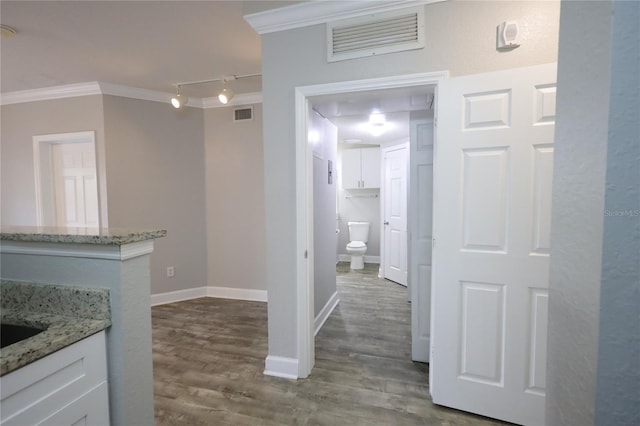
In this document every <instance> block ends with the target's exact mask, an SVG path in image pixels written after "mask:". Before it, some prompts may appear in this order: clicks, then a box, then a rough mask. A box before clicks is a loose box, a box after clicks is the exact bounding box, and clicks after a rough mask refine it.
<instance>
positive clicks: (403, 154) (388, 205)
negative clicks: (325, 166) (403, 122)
mask: <svg viewBox="0 0 640 426" xmlns="http://www.w3.org/2000/svg"><path fill="white" fill-rule="evenodd" d="M382 156H383V165H384V182H383V185H384V187H383V191H384V193H383V197H384V200H383V203H384V206H383V211H384V214H383V228H384V231H383V232H384V247H383V249H384V256H383V258H384V268H383V269H384V277H385V278H387V279H389V280H391V281H395V282H397V283H398V284H402V285H404V286H406V285H407V160H408V147H407V145H406V144H404V145H400V146H397V147H392V148H388V149H385V150H384V151H383V154H382Z"/></svg>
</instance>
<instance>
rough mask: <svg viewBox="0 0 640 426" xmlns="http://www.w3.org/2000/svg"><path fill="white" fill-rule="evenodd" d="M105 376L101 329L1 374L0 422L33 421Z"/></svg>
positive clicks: (31, 422) (77, 396)
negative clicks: (36, 359)
mask: <svg viewBox="0 0 640 426" xmlns="http://www.w3.org/2000/svg"><path fill="white" fill-rule="evenodd" d="M106 380H107V360H106V347H105V332H104V331H101V332H100V333H97V334H94V335H93V336H89V337H87V338H86V339H83V340H81V341H79V342H77V343H74V344H73V345H71V346H68V347H66V348H64V349H61V350H59V351H57V352H54V353H53V354H51V355H49V356H47V357H45V358H42V359H40V360H38V361H35V362H33V363H31V364H29V365H26V366H24V367H22V368H20V369H18V370H16V371H14V372H12V373H9V374H7V375H6V376H3V377H2V378H1V379H0V381H1V382H2V386H1V390H0V394H1V399H2V401H1V405H2V417H1V420H2V422H1V424H2V425H3V426H4V425H11V424H20V425H24V424H35V423H38V422H40V421H42V420H43V419H45V418H47V417H48V416H50V415H51V414H52V413H55V412H57V411H58V410H60V407H64V406H66V405H68V404H69V403H70V402H71V401H74V400H75V399H77V398H79V397H80V396H82V395H83V394H85V393H87V391H89V390H91V389H93V388H95V387H96V386H98V385H99V384H100V383H102V382H105V381H106Z"/></svg>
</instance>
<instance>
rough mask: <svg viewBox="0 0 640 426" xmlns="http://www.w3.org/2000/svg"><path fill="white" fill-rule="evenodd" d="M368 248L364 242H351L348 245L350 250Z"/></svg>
mask: <svg viewBox="0 0 640 426" xmlns="http://www.w3.org/2000/svg"><path fill="white" fill-rule="evenodd" d="M366 246H367V245H366V244H365V243H363V242H362V241H351V242H350V243H349V244H347V248H350V249H359V248H365V247H366Z"/></svg>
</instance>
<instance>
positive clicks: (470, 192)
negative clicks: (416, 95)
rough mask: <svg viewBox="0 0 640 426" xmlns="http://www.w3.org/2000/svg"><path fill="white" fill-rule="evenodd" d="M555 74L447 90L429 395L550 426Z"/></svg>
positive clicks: (443, 92)
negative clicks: (548, 356)
mask: <svg viewBox="0 0 640 426" xmlns="http://www.w3.org/2000/svg"><path fill="white" fill-rule="evenodd" d="M555 70H556V65H555V64H549V65H541V66H536V67H527V68H520V69H512V70H509V71H500V72H494V73H487V74H481V75H471V76H463V77H457V78H452V79H449V80H446V81H444V82H443V84H442V85H441V87H440V88H439V99H440V100H439V102H438V111H439V121H438V126H437V131H438V133H437V135H438V137H437V145H436V161H435V166H436V169H435V204H434V238H435V240H436V244H435V249H434V253H433V260H434V262H433V290H434V291H433V298H434V301H433V302H434V303H433V304H432V309H433V316H432V321H433V324H432V333H431V339H432V340H431V342H432V354H431V368H430V377H431V386H430V388H431V396H432V399H433V402H434V403H436V404H441V405H446V406H448V407H453V408H457V409H461V410H464V411H469V412H473V413H477V414H481V415H484V416H488V417H494V418H498V419H502V420H506V421H509V422H514V423H518V424H525V425H527V424H535V425H540V424H544V405H545V371H546V346H547V306H548V287H549V236H550V229H549V228H550V210H551V179H552V177H551V172H552V169H553V167H552V166H553V137H554V123H555V91H556V85H555V81H556V80H555V79H556V77H555V75H556V72H555Z"/></svg>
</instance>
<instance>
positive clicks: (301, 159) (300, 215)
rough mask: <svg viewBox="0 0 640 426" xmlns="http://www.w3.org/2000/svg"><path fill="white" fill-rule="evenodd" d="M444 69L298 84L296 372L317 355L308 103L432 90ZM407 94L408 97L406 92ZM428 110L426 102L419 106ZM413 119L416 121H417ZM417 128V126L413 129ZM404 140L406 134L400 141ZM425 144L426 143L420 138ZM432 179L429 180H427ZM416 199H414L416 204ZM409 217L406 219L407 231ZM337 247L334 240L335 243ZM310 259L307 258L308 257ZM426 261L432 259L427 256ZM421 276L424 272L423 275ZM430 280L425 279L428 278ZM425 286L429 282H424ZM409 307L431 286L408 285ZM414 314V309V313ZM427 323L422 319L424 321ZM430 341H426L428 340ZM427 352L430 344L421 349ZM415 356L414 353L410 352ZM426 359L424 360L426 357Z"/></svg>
mask: <svg viewBox="0 0 640 426" xmlns="http://www.w3.org/2000/svg"><path fill="white" fill-rule="evenodd" d="M446 76H447V74H446V73H444V72H443V73H428V74H414V75H408V76H394V77H385V78H380V79H371V80H360V81H351V82H341V83H331V84H323V85H317V86H305V87H298V88H297V89H296V161H297V165H298V167H297V172H296V194H297V209H296V213H297V214H296V216H297V221H296V227H297V232H296V236H297V238H296V244H297V247H298V249H299V252H300V253H301V254H303V256H300V257H299V258H298V262H297V263H296V270H297V277H298V280H297V281H298V288H297V325H298V327H297V345H298V377H307V376H308V375H309V374H310V372H311V369H312V368H313V365H314V361H315V346H314V331H315V326H314V262H313V259H314V229H313V226H314V216H313V211H314V201H313V198H314V197H313V187H314V186H313V185H314V182H313V177H314V174H313V146H312V145H311V144H309V130H310V117H311V113H312V108H315V109H317V107H318V105H320V104H321V103H322V102H321V101H323V100H324V101H327V102H328V103H329V104H330V103H331V102H329V101H330V100H332V99H333V100H335V99H338V98H340V97H343V98H344V99H354V98H357V97H358V96H360V95H363V94H364V92H367V91H384V90H390V91H394V90H395V91H398V92H400V91H410V90H417V91H422V92H423V93H425V92H430V93H432V94H435V92H436V89H437V85H438V83H439V82H440V81H441V79H443V78H446ZM409 99H410V97H409ZM432 102H433V108H434V110H435V109H436V102H434V101H433V98H432ZM424 110H426V108H424V109H423V112H424ZM416 123H417V122H416ZM412 131H413V132H414V133H416V134H418V133H419V129H418V128H417V127H416V129H415V130H414V129H412ZM433 134H434V131H433V119H432V120H431V135H432V137H431V147H433ZM403 142H406V139H405V140H404V141H403ZM423 145H424V144H423ZM430 182H431V183H432V181H430ZM418 201H419V200H418V199H416V200H415V202H416V204H417V203H418ZM372 226H378V227H382V226H384V225H383V224H382V223H381V222H379V223H377V224H372ZM413 226H415V225H414V224H412V223H409V224H408V228H409V232H411V229H412V227H413ZM334 247H335V244H334ZM411 255H412V252H411V251H409V258H408V266H409V267H410V265H411V263H412V262H411ZM309 259H311V261H309ZM429 263H430V262H429ZM423 278H424V277H423ZM427 284H428V283H427ZM427 287H428V285H427ZM410 291H411V300H413V301H414V302H413V303H412V311H413V310H416V311H420V310H422V311H426V312H429V306H428V305H427V306H424V307H422V308H421V306H420V305H421V304H422V303H424V301H425V300H426V301H427V302H429V301H430V297H429V296H427V297H426V298H425V297H424V295H421V294H420V293H419V292H422V293H430V289H429V288H421V286H412V287H411V290H410ZM412 316H413V314H412ZM418 325H419V324H418V323H414V321H413V320H412V335H413V334H415V335H417V336H419V335H422V334H426V335H427V336H428V334H429V331H428V322H427V324H426V325H427V327H426V329H425V330H423V331H422V332H416V331H415V330H414V329H413V327H414V326H416V327H417V326H418ZM422 325H423V326H425V324H422ZM427 343H428V342H427ZM425 353H426V354H427V356H428V353H429V349H428V347H427V348H426V349H425ZM414 359H415V358H414ZM425 361H427V360H426V359H425Z"/></svg>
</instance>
